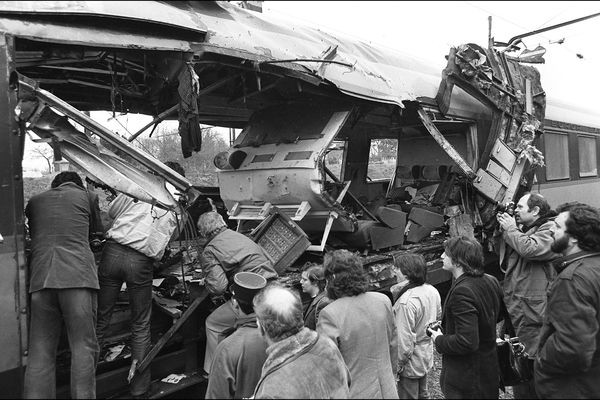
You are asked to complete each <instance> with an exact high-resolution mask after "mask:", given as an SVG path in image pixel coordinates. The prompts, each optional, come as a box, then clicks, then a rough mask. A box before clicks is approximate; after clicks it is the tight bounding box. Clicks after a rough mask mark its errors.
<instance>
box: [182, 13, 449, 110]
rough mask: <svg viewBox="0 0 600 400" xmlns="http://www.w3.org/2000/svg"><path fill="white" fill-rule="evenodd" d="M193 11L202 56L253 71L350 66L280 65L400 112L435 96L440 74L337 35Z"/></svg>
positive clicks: (242, 15) (249, 17)
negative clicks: (230, 59)
mask: <svg viewBox="0 0 600 400" xmlns="http://www.w3.org/2000/svg"><path fill="white" fill-rule="evenodd" d="M209 8H210V10H209ZM194 10H195V11H196V12H197V13H198V15H199V16H200V18H202V21H203V22H204V23H205V24H206V26H207V27H208V31H209V33H208V35H207V38H206V42H205V43H204V44H202V45H200V48H201V49H202V50H205V51H207V52H218V53H220V54H229V55H231V56H234V57H243V58H247V59H250V60H254V61H256V62H257V68H260V66H261V62H273V61H275V60H293V59H305V60H306V59H311V60H325V61H337V62H340V63H343V64H349V65H351V67H348V66H346V65H342V64H338V63H321V62H306V61H295V62H286V63H283V64H282V65H285V66H286V67H287V66H290V65H293V64H297V65H302V66H303V67H304V68H305V71H306V72H309V73H311V74H313V75H316V76H319V77H321V78H322V79H324V80H325V81H329V82H331V83H333V84H334V85H336V86H337V88H338V89H339V90H340V91H342V92H344V93H346V94H348V95H350V96H354V97H359V98H362V99H367V100H374V101H380V102H384V103H391V104H396V105H398V106H400V107H404V105H403V103H402V102H403V101H404V100H415V99H416V98H417V96H419V97H420V96H426V97H431V98H433V97H434V96H435V94H436V91H437V87H438V83H439V71H438V70H437V68H435V66H432V65H430V64H427V63H425V62H422V61H418V60H415V59H410V58H408V57H402V56H401V55H399V54H395V53H392V52H390V51H389V50H384V49H382V48H381V47H378V46H376V45H373V44H366V43H362V42H358V41H356V40H350V39H348V38H345V37H343V36H341V35H338V36H333V35H330V34H327V33H324V32H323V31H320V30H318V29H313V28H308V27H304V26H300V25H296V26H294V25H291V24H290V23H289V22H284V21H280V20H278V19H276V18H275V17H273V16H269V17H268V19H266V18H265V17H263V16H262V15H257V14H256V13H252V12H248V11H247V10H244V9H242V8H239V7H236V6H235V5H233V4H230V3H228V2H216V3H212V4H210V5H208V4H206V3H203V2H197V3H194ZM283 43H285V45H282V44H283ZM332 49H335V51H333V50H332Z"/></svg>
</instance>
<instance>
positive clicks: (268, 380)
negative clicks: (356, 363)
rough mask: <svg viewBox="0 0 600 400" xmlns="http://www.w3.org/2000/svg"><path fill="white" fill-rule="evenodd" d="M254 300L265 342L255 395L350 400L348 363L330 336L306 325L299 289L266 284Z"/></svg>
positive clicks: (262, 396) (258, 396)
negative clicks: (264, 358) (264, 351)
mask: <svg viewBox="0 0 600 400" xmlns="http://www.w3.org/2000/svg"><path fill="white" fill-rule="evenodd" d="M253 304H254V312H255V313H256V318H257V322H258V328H259V330H260V332H261V334H262V335H263V337H264V339H265V340H266V342H267V345H268V347H267V359H266V361H265V363H264V365H263V367H262V372H261V377H260V380H259V381H258V384H257V385H256V389H255V390H254V396H253V398H255V399H261V398H284V399H294V398H295V399H346V398H348V396H349V394H350V389H349V387H350V372H349V371H348V367H346V364H345V363H344V359H343V358H342V355H341V353H340V351H339V350H338V348H337V346H336V345H335V343H333V341H332V340H331V339H329V338H328V337H326V336H324V335H320V334H319V333H317V332H315V331H313V330H312V329H309V328H306V327H305V326H304V320H303V319H302V303H301V301H300V296H299V295H298V293H296V292H293V291H292V290H290V289H288V288H285V287H283V286H280V285H278V284H270V285H268V286H267V287H266V288H264V289H263V290H262V291H260V292H259V293H258V294H257V295H256V296H255V297H254V301H253Z"/></svg>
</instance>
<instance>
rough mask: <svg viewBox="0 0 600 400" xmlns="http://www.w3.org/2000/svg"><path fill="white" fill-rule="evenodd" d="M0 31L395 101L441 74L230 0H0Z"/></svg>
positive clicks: (589, 117)
mask: <svg viewBox="0 0 600 400" xmlns="http://www.w3.org/2000/svg"><path fill="white" fill-rule="evenodd" d="M24 22H26V23H24ZM150 28H151V29H150ZM0 30H1V31H4V32H7V33H10V34H12V35H15V36H20V37H25V38H31V39H37V40H48V41H55V42H59V43H68V44H83V45H88V46H95V45H96V46H108V47H117V48H131V49H135V48H139V49H150V50H171V51H184V52H197V53H200V52H203V51H207V52H213V53H217V54H221V55H226V56H233V57H238V58H243V59H247V60H251V61H253V62H254V63H255V68H256V69H257V70H260V68H261V65H263V64H261V63H275V64H278V65H279V66H281V67H283V68H289V70H295V71H296V72H300V73H304V74H307V75H311V76H313V77H318V78H319V79H321V80H322V81H324V82H329V83H331V84H333V85H335V87H336V88H337V89H338V90H339V91H341V92H342V93H345V94H347V95H349V96H352V97H357V98H361V99H366V100H371V101H375V102H383V103H389V104H396V105H398V106H400V107H403V101H406V100H418V99H422V98H429V99H432V98H434V97H435V95H436V93H437V90H438V86H439V84H440V81H441V72H442V71H441V70H440V69H439V67H438V66H434V65H432V64H431V63H427V62H426V61H423V60H420V59H418V58H414V57H410V56H407V55H405V54H401V53H399V52H398V53H397V52H394V51H391V50H389V49H385V48H383V47H381V46H377V45H373V44H367V43H364V42H361V41H357V40H355V39H350V38H347V37H344V36H343V35H339V34H337V35H332V34H329V33H327V32H324V31H321V30H319V29H316V28H311V27H306V26H300V25H295V24H290V23H289V22H288V21H283V20H279V19H278V18H276V17H273V16H266V15H263V14H258V13H254V12H251V11H248V10H245V9H242V8H240V7H238V6H235V5H233V4H231V3H229V2H197V1H189V2H187V1H181V2H171V3H166V2H159V1H148V2H144V7H140V6H139V2H132V1H120V2H110V3H106V2H88V1H75V2H73V1H47V2H21V1H0ZM439 56H440V58H441V57H444V56H445V55H443V54H440V55H439ZM290 60H294V61H290ZM300 60H324V61H327V62H311V61H300ZM548 86H551V85H545V87H544V89H545V90H546V93H548V99H547V110H546V118H549V119H553V120H557V121H565V122H569V123H574V124H580V125H589V126H593V127H600V115H599V114H598V113H597V112H596V111H594V110H583V109H582V108H581V107H579V106H576V105H572V104H567V103H565V102H563V101H560V100H558V99H553V98H552V92H551V87H548Z"/></svg>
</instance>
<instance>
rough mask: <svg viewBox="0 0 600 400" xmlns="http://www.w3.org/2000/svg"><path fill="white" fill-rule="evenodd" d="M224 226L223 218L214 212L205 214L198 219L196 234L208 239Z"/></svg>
mask: <svg viewBox="0 0 600 400" xmlns="http://www.w3.org/2000/svg"><path fill="white" fill-rule="evenodd" d="M226 226H227V225H226V224H225V221H224V220H223V217H222V216H221V215H220V214H219V213H218V212H216V211H209V212H205V213H204V214H202V215H200V217H199V218H198V232H199V233H200V236H202V237H209V236H210V235H211V234H213V233H214V232H216V231H217V230H219V229H221V228H223V227H226Z"/></svg>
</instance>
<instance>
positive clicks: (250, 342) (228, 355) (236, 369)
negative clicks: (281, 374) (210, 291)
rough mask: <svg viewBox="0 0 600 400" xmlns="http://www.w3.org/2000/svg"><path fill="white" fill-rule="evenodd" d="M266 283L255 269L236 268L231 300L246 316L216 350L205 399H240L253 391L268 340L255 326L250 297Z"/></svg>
mask: <svg viewBox="0 0 600 400" xmlns="http://www.w3.org/2000/svg"><path fill="white" fill-rule="evenodd" d="M266 284H267V280H266V279H265V278H263V277H262V276H260V275H258V274H255V273H254V272H239V273H237V274H235V276H234V277H233V285H232V287H231V294H232V296H233V297H232V302H233V305H234V307H236V308H239V310H240V311H241V312H242V313H243V315H244V316H245V317H242V318H240V319H239V320H238V322H237V326H236V328H235V332H234V333H232V334H231V336H228V337H227V338H226V339H224V340H223V341H222V342H221V343H219V345H218V346H217V349H216V350H215V358H214V360H213V363H212V368H211V370H212V371H213V373H212V374H211V375H210V380H209V381H208V387H207V389H206V396H205V398H206V399H243V398H249V397H250V396H252V394H253V393H254V388H255V387H256V384H257V383H258V379H259V378H260V371H261V369H262V366H263V364H264V363H265V360H266V358H267V353H266V349H267V343H266V342H265V341H264V340H263V338H262V335H261V334H260V331H259V330H258V325H257V324H256V314H255V313H254V306H253V305H252V300H253V299H254V296H255V295H256V294H257V293H258V292H259V291H260V290H261V289H262V288H264V287H265V286H266Z"/></svg>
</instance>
